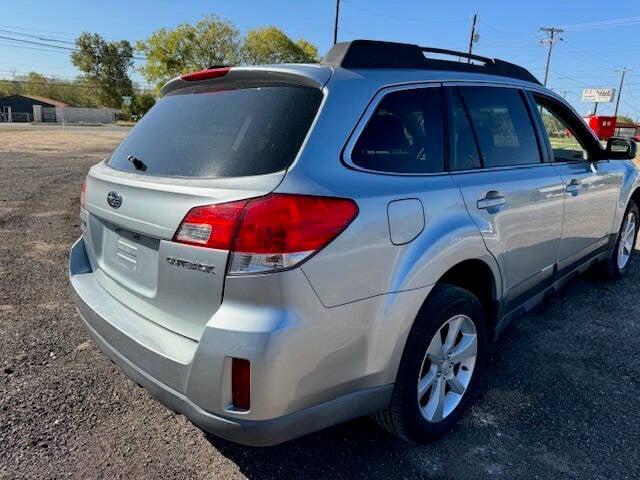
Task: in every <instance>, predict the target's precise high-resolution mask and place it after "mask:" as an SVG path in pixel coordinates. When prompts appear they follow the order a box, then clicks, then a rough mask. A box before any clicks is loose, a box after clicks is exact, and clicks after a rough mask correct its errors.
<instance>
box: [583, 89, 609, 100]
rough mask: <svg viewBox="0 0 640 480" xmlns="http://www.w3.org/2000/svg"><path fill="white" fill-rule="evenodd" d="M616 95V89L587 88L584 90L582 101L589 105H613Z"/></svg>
mask: <svg viewBox="0 0 640 480" xmlns="http://www.w3.org/2000/svg"><path fill="white" fill-rule="evenodd" d="M615 94H616V89H615V88H585V89H584V90H582V101H583V102H589V103H611V102H613V97H614V96H615Z"/></svg>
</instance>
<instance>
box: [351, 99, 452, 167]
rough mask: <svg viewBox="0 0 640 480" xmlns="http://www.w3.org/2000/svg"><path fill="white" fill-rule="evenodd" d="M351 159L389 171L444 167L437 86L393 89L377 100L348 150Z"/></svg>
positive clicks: (356, 162)
mask: <svg viewBox="0 0 640 480" xmlns="http://www.w3.org/2000/svg"><path fill="white" fill-rule="evenodd" d="M351 159H352V160H353V163H355V164H356V165H359V166H361V167H363V168H367V169H369V170H376V171H382V172H392V173H434V172H442V171H443V170H444V128H443V122H442V98H441V89H440V88H423V89H415V90H404V91H400V92H393V93H390V94H388V95H387V96H385V97H384V98H383V100H382V102H380V105H379V106H378V108H377V109H376V111H375V113H374V114H373V116H372V117H371V119H370V120H369V123H368V124H367V126H366V127H365V129H364V130H363V132H362V135H361V136H360V138H359V139H358V141H357V142H356V145H355V147H354V149H353V152H352V153H351Z"/></svg>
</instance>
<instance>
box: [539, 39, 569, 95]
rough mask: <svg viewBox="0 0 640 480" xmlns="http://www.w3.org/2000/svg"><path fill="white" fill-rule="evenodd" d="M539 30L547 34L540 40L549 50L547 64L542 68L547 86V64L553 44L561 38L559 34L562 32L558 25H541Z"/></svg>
mask: <svg viewBox="0 0 640 480" xmlns="http://www.w3.org/2000/svg"><path fill="white" fill-rule="evenodd" d="M540 31H542V32H544V33H546V34H547V38H545V39H544V40H542V42H541V43H542V44H543V45H545V44H546V45H549V52H548V53H547V66H546V67H545V69H544V86H545V87H546V86H547V79H548V78H549V64H550V63H551V51H552V50H553V46H554V45H555V44H556V42H558V40H562V37H560V34H561V33H562V32H564V30H562V29H561V28H558V27H542V28H541V29H540Z"/></svg>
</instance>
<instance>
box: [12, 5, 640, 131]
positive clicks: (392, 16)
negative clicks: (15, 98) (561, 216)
mask: <svg viewBox="0 0 640 480" xmlns="http://www.w3.org/2000/svg"><path fill="white" fill-rule="evenodd" d="M609 5H615V8H613V7H609ZM638 6H639V5H638V0H617V1H616V2H615V3H610V4H608V3H603V2H602V1H595V0H582V1H579V0H572V1H568V0H567V1H561V0H534V1H528V2H515V1H502V0H500V1H475V2H474V1H463V0H450V1H448V2H433V1H429V0H406V1H394V2H391V1H382V0H370V1H367V0H342V2H341V15H340V27H341V28H340V31H339V40H350V39H354V38H375V39H381V40H393V41H406V42H412V43H418V44H421V45H430V46H437V47H443V48H452V49H466V46H467V43H468V39H469V30H470V25H471V18H472V16H473V14H474V13H476V12H477V13H478V15H479V25H478V33H479V35H480V40H479V42H478V43H476V44H475V47H474V49H475V51H476V53H479V54H483V55H487V56H494V57H498V58H503V59H505V60H509V61H513V62H516V63H519V64H521V65H523V66H525V67H527V68H529V69H530V70H531V71H532V73H533V74H534V75H536V76H538V78H542V76H543V71H544V62H545V56H546V48H545V47H544V46H542V45H540V39H541V38H542V34H541V32H539V30H538V29H539V27H541V26H554V25H555V26H566V32H565V33H564V34H563V38H564V41H562V42H560V43H558V44H557V45H556V47H555V48H554V53H553V58H552V64H551V74H550V81H549V86H550V87H551V88H553V89H554V90H556V91H558V92H560V93H561V94H563V95H566V97H567V99H568V100H570V101H571V102H572V103H573V104H574V106H575V107H576V108H577V109H578V111H579V112H581V113H585V112H586V111H587V110H589V109H590V108H592V106H591V105H590V104H585V103H582V102H581V101H580V93H581V90H582V88H584V87H608V86H612V87H617V84H618V82H619V76H620V74H619V72H617V71H616V70H617V69H619V68H621V67H623V66H625V67H627V68H629V69H631V70H632V71H631V72H630V73H629V74H628V75H627V78H626V84H627V86H626V87H625V89H624V91H623V96H622V100H621V106H620V112H621V113H623V114H629V115H631V116H633V117H634V118H635V119H640V35H639V32H640V9H639V8H638ZM334 9H335V1H334V0H318V1H315V2H302V1H297V2H294V1H284V0H272V1H269V2H265V1H256V0H234V1H227V2H221V1H218V2H216V1H209V2H207V1H196V0H183V1H168V0H155V1H152V0H128V1H124V0H110V1H109V2H98V1H83V2H76V1H71V0H57V1H44V0H42V1H31V0H20V1H18V2H16V1H15V0H11V1H7V0H0V12H2V14H1V15H0V30H4V31H0V36H5V37H6V36H8V37H14V38H15V37H18V35H16V34H15V33H10V32H21V33H23V34H28V35H37V36H40V37H41V38H45V39H46V38H53V39H62V40H67V41H72V40H73V38H74V37H75V36H76V35H77V34H78V33H80V32H82V31H91V32H98V33H100V34H101V35H103V36H105V37H106V38H109V39H121V38H124V39H128V40H131V41H135V40H138V39H143V38H145V37H147V36H148V35H149V34H150V33H151V32H153V31H154V30H156V29H158V28H161V27H167V28H171V27H174V26H176V25H178V24H180V23H183V22H195V21H197V20H198V19H199V18H201V17H202V15H205V14H211V13H215V14H218V15H220V16H221V17H223V18H225V19H227V20H230V21H232V22H233V23H235V24H236V25H237V26H238V28H239V29H240V30H241V32H246V31H247V30H249V29H251V28H254V27H257V26H266V25H275V26H277V27H279V28H281V29H283V30H284V31H285V32H286V33H287V34H288V35H289V36H291V37H293V38H294V39H296V38H299V37H304V38H306V39H307V40H309V41H311V42H312V43H314V44H315V45H316V46H317V47H318V49H319V50H320V53H321V54H324V53H325V52H326V51H327V50H328V49H329V48H330V47H331V42H332V29H333V15H334ZM618 19H626V20H625V21H620V22H612V23H617V25H616V26H615V27H611V26H610V25H611V23H602V22H605V21H608V20H618ZM7 31H8V32H7ZM20 38H23V39H28V38H30V39H31V40H34V41H43V40H38V39H37V38H32V37H24V36H23V37H20ZM62 45H64V44H62ZM25 47H26V45H24V44H23V46H22V47H19V46H17V44H16V43H15V42H11V41H9V40H6V39H2V38H0V77H10V76H11V75H12V73H13V72H16V73H18V74H21V73H25V72H29V71H33V70H35V71H38V72H41V73H44V74H47V75H50V76H62V77H73V76H74V75H76V74H77V72H76V71H75V69H74V68H73V66H72V65H71V64H70V62H69V59H68V52H63V51H51V50H50V49H47V48H44V47H38V46H35V45H32V46H31V47H30V48H25ZM135 78H136V79H138V80H141V79H140V77H139V76H138V75H135ZM598 112H599V113H603V114H604V113H611V112H613V104H611V105H600V106H599V107H598Z"/></svg>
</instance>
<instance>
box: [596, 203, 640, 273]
mask: <svg viewBox="0 0 640 480" xmlns="http://www.w3.org/2000/svg"><path fill="white" fill-rule="evenodd" d="M630 213H633V215H634V216H635V223H636V227H635V232H634V234H633V245H634V246H635V244H636V240H637V238H638V222H639V221H640V213H639V212H638V206H637V205H636V202H634V201H633V200H629V205H627V209H626V210H625V212H624V216H623V217H622V222H621V224H620V231H619V232H618V237H617V238H616V244H615V247H614V248H613V252H611V256H610V257H609V258H608V259H607V260H604V261H603V262H601V263H600V265H599V266H598V267H599V271H600V275H601V277H603V278H605V279H607V280H618V279H619V278H621V277H623V276H624V275H625V274H626V273H627V271H628V270H629V265H631V261H632V260H633V253H632V254H631V255H630V257H629V260H628V261H627V263H626V264H625V265H624V266H623V267H622V268H620V267H619V265H618V250H619V248H620V242H621V241H622V233H623V230H624V229H625V226H626V224H627V223H626V219H627V216H628V215H629V214H630Z"/></svg>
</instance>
